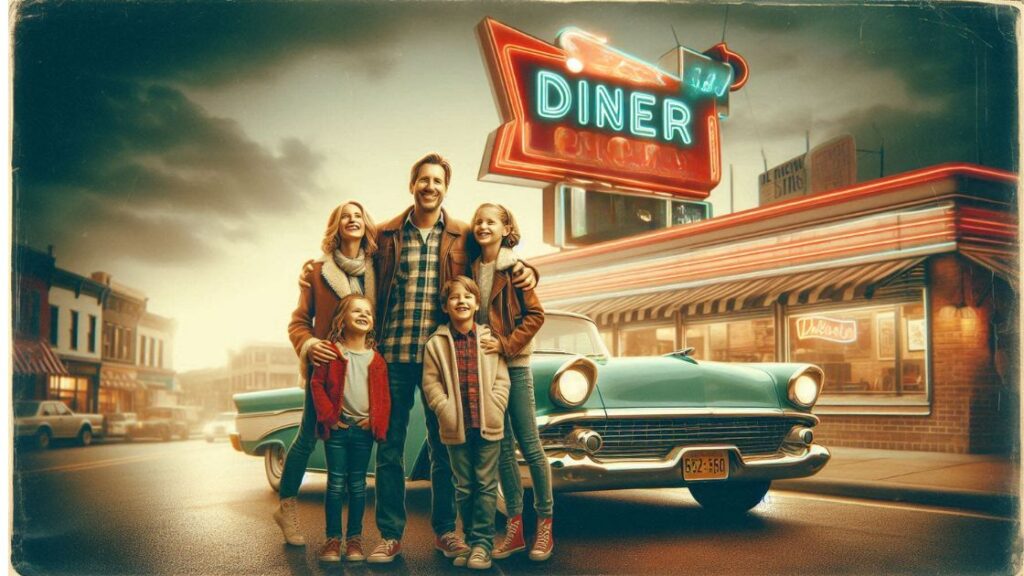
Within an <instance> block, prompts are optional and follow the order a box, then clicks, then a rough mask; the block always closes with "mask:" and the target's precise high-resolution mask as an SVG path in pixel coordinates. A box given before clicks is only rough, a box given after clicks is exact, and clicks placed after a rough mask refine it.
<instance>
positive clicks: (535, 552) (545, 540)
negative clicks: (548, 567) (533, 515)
mask: <svg viewBox="0 0 1024 576" xmlns="http://www.w3.org/2000/svg"><path fill="white" fill-rule="evenodd" d="M554 551H555V537H554V535H553V534H552V533H551V518H538V519H537V539H536V540H535V541H534V542H533V548H531V549H530V560H535V561H537V562H540V561H542V560H547V559H548V558H550V557H551V553H552V552H554Z"/></svg>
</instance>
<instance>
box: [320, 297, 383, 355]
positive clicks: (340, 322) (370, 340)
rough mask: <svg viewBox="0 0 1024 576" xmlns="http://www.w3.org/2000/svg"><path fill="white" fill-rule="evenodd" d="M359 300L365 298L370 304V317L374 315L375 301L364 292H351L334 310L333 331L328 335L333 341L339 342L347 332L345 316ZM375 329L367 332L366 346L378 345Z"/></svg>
mask: <svg viewBox="0 0 1024 576" xmlns="http://www.w3.org/2000/svg"><path fill="white" fill-rule="evenodd" d="M358 300H363V301H365V302H366V303H367V304H369V305H370V317H371V318H375V317H374V310H373V302H370V299H369V298H367V297H366V296H363V295H362V294H349V295H348V296H345V297H344V298H342V299H341V301H340V302H338V307H337V308H336V309H335V311H334V318H333V319H331V331H330V333H329V334H328V335H327V339H328V340H330V341H331V342H337V341H339V340H341V339H342V335H343V333H344V332H345V316H347V315H348V312H349V310H350V309H351V308H352V305H353V304H355V303H356V301H358ZM374 335H375V331H374V329H371V330H370V331H369V332H367V333H366V346H367V348H373V347H374V346H376V345H377V343H376V341H375V339H374Z"/></svg>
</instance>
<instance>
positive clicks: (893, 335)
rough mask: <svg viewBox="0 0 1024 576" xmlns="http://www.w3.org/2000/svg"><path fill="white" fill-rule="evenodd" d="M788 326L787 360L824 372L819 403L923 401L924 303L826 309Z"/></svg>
mask: <svg viewBox="0 0 1024 576" xmlns="http://www.w3.org/2000/svg"><path fill="white" fill-rule="evenodd" d="M787 321H788V325H789V335H788V338H789V358H790V360H791V361H793V362H809V363H812V364H817V365H818V366H820V367H821V368H822V370H824V371H825V386H824V388H823V389H822V394H821V403H825V404H827V403H835V404H878V403H884V404H917V403H922V402H926V401H927V394H928V389H927V378H926V373H925V372H926V371H925V364H926V359H927V354H928V350H927V348H928V340H929V339H928V329H927V324H926V319H925V314H924V305H923V304H922V303H920V302H915V303H905V304H889V305H883V306H870V307H851V308H842V309H827V310H823V311H820V312H808V313H802V314H793V315H790V316H789V318H788V320H787Z"/></svg>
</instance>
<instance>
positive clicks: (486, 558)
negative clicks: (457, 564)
mask: <svg viewBox="0 0 1024 576" xmlns="http://www.w3.org/2000/svg"><path fill="white" fill-rule="evenodd" d="M466 566H468V567H469V568H470V569H471V570H487V569H488V568H490V567H491V553H490V552H488V551H487V550H484V547H483V546H474V547H473V552H471V553H470V554H469V561H468V562H466Z"/></svg>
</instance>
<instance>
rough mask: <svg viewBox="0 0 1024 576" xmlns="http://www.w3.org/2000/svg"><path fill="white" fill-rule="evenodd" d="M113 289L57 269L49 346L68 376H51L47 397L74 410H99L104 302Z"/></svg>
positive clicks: (51, 309) (51, 296) (51, 310)
mask: <svg viewBox="0 0 1024 576" xmlns="http://www.w3.org/2000/svg"><path fill="white" fill-rule="evenodd" d="M108 292H109V288H108V287H107V286H105V285H103V284H100V283H99V282H96V281H95V280H92V279H90V278H86V277H85V276H80V275H78V274H75V273H74V272H69V271H67V270H63V269H61V268H55V269H54V274H53V279H52V283H51V286H50V290H49V309H50V334H49V344H50V346H51V347H52V348H53V350H54V351H56V353H57V355H58V357H59V358H60V359H61V361H62V362H63V363H64V365H65V367H66V368H67V371H68V373H67V375H53V376H50V377H49V382H48V393H47V397H48V398H51V399H56V400H63V401H64V403H65V404H67V405H68V406H70V407H71V409H72V410H76V411H79V412H96V411H98V410H99V391H100V368H101V360H102V356H101V343H102V328H103V302H104V300H105V299H106V297H107V293H108Z"/></svg>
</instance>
